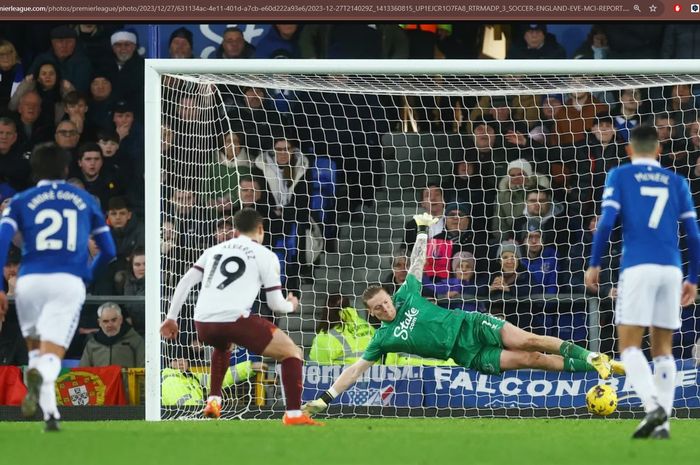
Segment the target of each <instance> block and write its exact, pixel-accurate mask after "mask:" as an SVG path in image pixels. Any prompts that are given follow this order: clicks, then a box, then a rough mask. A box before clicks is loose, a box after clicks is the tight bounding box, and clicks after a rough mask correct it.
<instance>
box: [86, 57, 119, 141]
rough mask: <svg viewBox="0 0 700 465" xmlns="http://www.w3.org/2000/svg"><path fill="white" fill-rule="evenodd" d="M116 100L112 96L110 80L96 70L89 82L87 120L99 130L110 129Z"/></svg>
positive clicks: (105, 73)
mask: <svg viewBox="0 0 700 465" xmlns="http://www.w3.org/2000/svg"><path fill="white" fill-rule="evenodd" d="M115 102H116V99H115V98H114V95H113V94H112V78H111V77H110V76H109V73H107V72H106V71H104V70H101V69H98V70H97V71H95V74H94V75H93V76H92V81H90V95H89V97H88V113H87V119H88V120H89V121H90V122H91V123H92V124H93V125H95V126H96V127H98V128H100V129H111V128H112V125H113V123H112V109H113V108H114V103H115Z"/></svg>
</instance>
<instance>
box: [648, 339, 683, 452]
mask: <svg viewBox="0 0 700 465" xmlns="http://www.w3.org/2000/svg"><path fill="white" fill-rule="evenodd" d="M649 332H650V334H649V335H650V337H651V356H652V357H653V358H654V385H655V386H656V391H657V396H658V401H659V405H661V407H663V408H664V411H665V412H666V416H667V417H668V418H671V413H672V412H673V400H674V397H675V391H676V372H677V369H676V361H675V360H674V359H673V353H672V348H673V331H672V330H670V329H665V328H656V327H652V328H651V329H650V331H649ZM669 433H670V424H669V421H668V420H666V422H665V423H664V424H663V425H661V426H657V427H656V429H655V430H654V431H653V432H652V433H651V437H652V438H655V439H668V438H669V437H670V434H669Z"/></svg>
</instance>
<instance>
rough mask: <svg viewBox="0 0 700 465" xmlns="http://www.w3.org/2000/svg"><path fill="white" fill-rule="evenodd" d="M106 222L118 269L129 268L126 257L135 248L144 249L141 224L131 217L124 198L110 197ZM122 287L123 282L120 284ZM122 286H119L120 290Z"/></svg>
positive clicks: (143, 235)
mask: <svg viewBox="0 0 700 465" xmlns="http://www.w3.org/2000/svg"><path fill="white" fill-rule="evenodd" d="M107 222H108V223H109V229H110V231H111V232H112V237H113V238H114V242H115V244H116V246H117V259H116V262H117V264H118V269H120V270H127V269H128V268H129V262H128V257H129V256H130V255H131V254H132V253H133V252H134V250H136V248H137V247H144V241H145V234H144V229H143V223H141V222H140V221H139V220H138V219H137V218H135V217H133V215H132V212H131V208H130V207H129V205H128V204H127V201H126V199H125V198H124V197H112V198H111V199H109V202H108V203H107ZM122 286H123V282H122ZM122 286H119V287H120V288H121V287H122Z"/></svg>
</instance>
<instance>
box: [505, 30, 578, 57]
mask: <svg viewBox="0 0 700 465" xmlns="http://www.w3.org/2000/svg"><path fill="white" fill-rule="evenodd" d="M524 29H525V31H524V33H523V35H522V38H523V39H522V40H518V39H514V40H513V41H512V44H511V46H510V49H509V51H508V58H509V59H518V60H533V59H551V58H561V59H563V58H566V51H565V50H564V47H562V46H561V45H560V44H559V42H557V38H556V37H554V35H552V34H548V33H547V26H546V25H545V24H528V25H527V26H526V27H525V28H524Z"/></svg>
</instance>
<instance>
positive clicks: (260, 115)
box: [227, 87, 282, 150]
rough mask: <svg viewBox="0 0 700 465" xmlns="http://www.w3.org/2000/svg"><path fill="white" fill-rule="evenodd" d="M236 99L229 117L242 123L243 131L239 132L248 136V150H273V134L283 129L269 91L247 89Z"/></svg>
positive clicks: (229, 109)
mask: <svg viewBox="0 0 700 465" xmlns="http://www.w3.org/2000/svg"><path fill="white" fill-rule="evenodd" d="M234 99H235V101H234V102H231V104H230V105H229V107H228V110H227V111H228V116H229V118H230V119H231V120H234V121H240V124H241V126H242V131H237V132H241V133H243V134H245V135H246V143H247V146H248V149H249V150H269V149H271V148H272V143H273V132H275V133H276V132H278V130H279V128H281V127H282V120H281V118H280V115H279V113H278V112H277V111H276V110H275V107H274V103H273V102H272V101H271V99H270V98H269V97H268V95H267V91H266V90H265V89H263V88H260V87H246V88H243V89H242V95H239V96H235V97H234Z"/></svg>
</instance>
